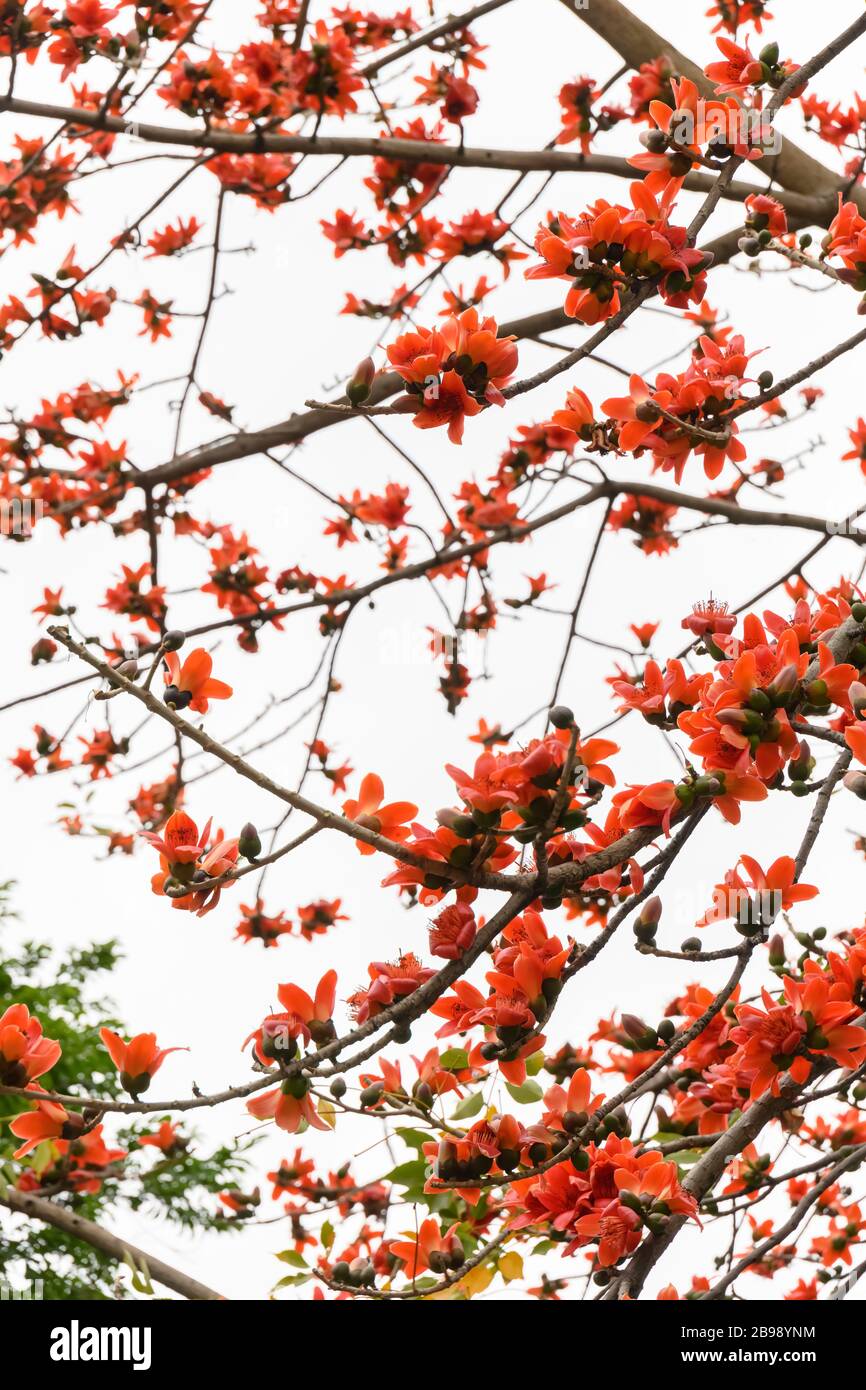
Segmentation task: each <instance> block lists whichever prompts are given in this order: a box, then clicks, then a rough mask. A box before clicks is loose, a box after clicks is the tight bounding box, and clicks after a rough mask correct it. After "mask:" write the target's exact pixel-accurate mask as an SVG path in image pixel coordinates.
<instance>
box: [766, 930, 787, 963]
mask: <svg viewBox="0 0 866 1390" xmlns="http://www.w3.org/2000/svg"><path fill="white" fill-rule="evenodd" d="M769 952H770V964H771V965H784V964H785V943H784V941H783V939H782V937H781V936H780V935H779V933H778V932H775V933H774V934H773V935H772V936H771V937H770V943H769Z"/></svg>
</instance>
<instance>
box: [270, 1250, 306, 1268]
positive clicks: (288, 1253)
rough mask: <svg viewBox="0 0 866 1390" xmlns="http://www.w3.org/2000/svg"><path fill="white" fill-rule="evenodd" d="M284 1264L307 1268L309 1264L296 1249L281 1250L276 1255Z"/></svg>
mask: <svg viewBox="0 0 866 1390" xmlns="http://www.w3.org/2000/svg"><path fill="white" fill-rule="evenodd" d="M277 1259H278V1260H281V1261H282V1262H283V1264H284V1265H293V1266H294V1268H295V1269H309V1265H308V1264H307V1262H306V1260H305V1259H304V1257H303V1255H299V1254H298V1252H297V1250H281V1251H280V1252H279V1254H278V1255H277Z"/></svg>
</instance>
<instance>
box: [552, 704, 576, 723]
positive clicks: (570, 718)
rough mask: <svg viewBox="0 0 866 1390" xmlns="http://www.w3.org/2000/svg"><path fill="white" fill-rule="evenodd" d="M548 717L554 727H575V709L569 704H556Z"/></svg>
mask: <svg viewBox="0 0 866 1390" xmlns="http://www.w3.org/2000/svg"><path fill="white" fill-rule="evenodd" d="M547 717H548V719H549V720H550V722H551V724H552V725H553V727H554V729H573V728H574V711H573V710H570V709H569V708H568V705H554V706H553V709H552V710H551V711H550V713H549V714H548V716H547Z"/></svg>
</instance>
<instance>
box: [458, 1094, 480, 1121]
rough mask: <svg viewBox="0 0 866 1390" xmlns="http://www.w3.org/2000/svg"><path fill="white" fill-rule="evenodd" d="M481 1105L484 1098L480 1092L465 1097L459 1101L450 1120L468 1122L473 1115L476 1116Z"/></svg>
mask: <svg viewBox="0 0 866 1390" xmlns="http://www.w3.org/2000/svg"><path fill="white" fill-rule="evenodd" d="M483 1105H484V1096H483V1095H482V1094H481V1092H480V1091H476V1093H475V1095H472V1096H466V1097H465V1098H464V1099H463V1100H461V1102H460V1104H459V1105H458V1106H457V1108H456V1110H455V1111H454V1114H453V1115H452V1116H451V1118H452V1120H469V1119H471V1118H472V1116H473V1115H477V1114H478V1111H479V1110H480V1109H481V1108H482V1106H483Z"/></svg>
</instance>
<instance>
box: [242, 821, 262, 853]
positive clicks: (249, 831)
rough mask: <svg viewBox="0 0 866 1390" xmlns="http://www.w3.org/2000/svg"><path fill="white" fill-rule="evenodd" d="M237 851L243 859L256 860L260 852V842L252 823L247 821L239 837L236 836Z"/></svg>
mask: <svg viewBox="0 0 866 1390" xmlns="http://www.w3.org/2000/svg"><path fill="white" fill-rule="evenodd" d="M238 849H239V850H240V852H241V854H242V855H243V857H244V859H258V857H259V855H260V854H261V852H262V842H261V840H260V839H259V832H258V831H257V830H256V827H255V826H254V825H253V823H252V821H247V823H246V825H245V826H244V828H243V830H242V831H241V833H240V835H239V836H238Z"/></svg>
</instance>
